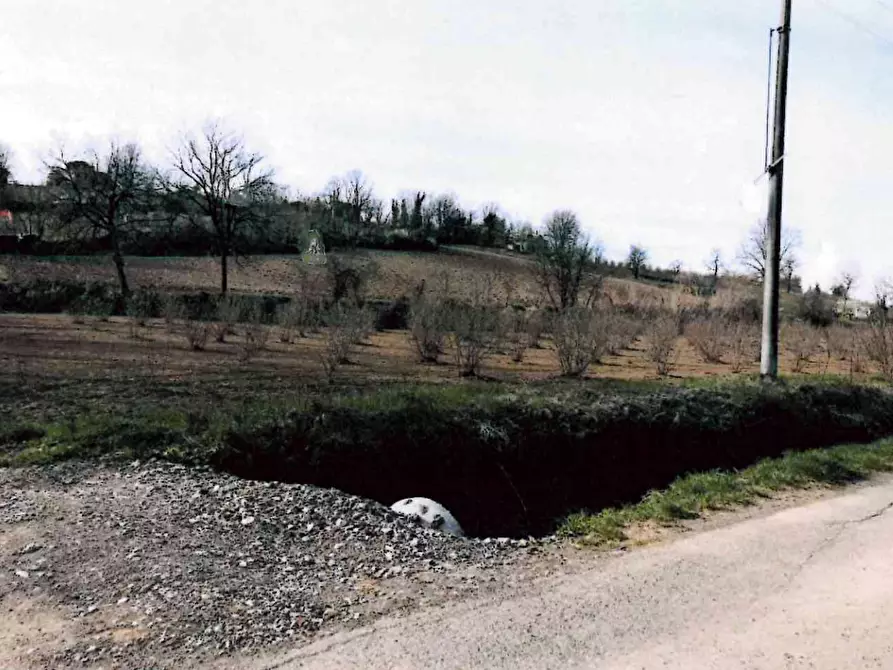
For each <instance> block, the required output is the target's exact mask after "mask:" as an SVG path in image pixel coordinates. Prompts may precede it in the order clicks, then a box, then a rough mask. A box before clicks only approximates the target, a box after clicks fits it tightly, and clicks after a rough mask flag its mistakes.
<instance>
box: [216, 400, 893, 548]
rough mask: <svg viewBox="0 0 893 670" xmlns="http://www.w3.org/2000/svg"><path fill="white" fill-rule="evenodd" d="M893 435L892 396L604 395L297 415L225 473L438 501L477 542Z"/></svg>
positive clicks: (233, 460) (262, 436)
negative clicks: (689, 480)
mask: <svg viewBox="0 0 893 670" xmlns="http://www.w3.org/2000/svg"><path fill="white" fill-rule="evenodd" d="M891 434H893V394H891V393H889V392H887V391H884V390H879V389H868V388H848V387H846V388H844V387H818V386H816V387H813V386H801V387H797V388H793V389H787V390H784V389H761V388H759V387H754V388H751V389H746V390H745V389H741V390H736V391H713V390H686V389H675V390H669V391H663V392H660V393H649V394H646V395H639V396H622V397H621V396H616V397H612V396H597V397H593V398H590V399H588V400H586V401H584V402H581V403H580V404H579V405H577V406H575V407H569V406H561V405H557V404H556V405H554V406H550V407H546V406H542V403H540V405H539V406H534V405H528V404H510V403H505V404H498V403H497V404H495V405H494V404H492V403H491V404H490V405H488V406H487V407H482V406H473V405H471V406H468V407H461V408H455V407H454V408H450V409H438V408H437V407H436V406H435V405H433V404H431V403H429V402H425V401H422V400H419V401H418V402H417V403H409V404H407V405H405V406H402V407H400V408H398V409H394V410H380V411H368V410H365V409H350V408H339V409H325V408H318V410H315V411H308V412H300V413H292V414H290V415H288V416H285V417H282V419H281V420H278V421H276V422H275V423H270V424H268V425H265V426H261V427H258V428H254V429H250V430H245V431H237V430H231V431H229V432H228V433H227V434H226V435H225V436H224V438H223V442H222V446H221V447H220V448H219V449H218V451H217V453H216V456H215V465H216V466H217V467H219V468H221V469H223V470H227V471H230V472H233V473H235V474H238V475H240V476H244V477H249V478H256V479H267V480H279V481H287V482H302V483H309V484H315V485H318V486H324V487H335V488H339V489H342V490H344V491H348V492H350V493H354V494H358V495H362V496H366V497H369V498H373V499H375V500H378V501H380V502H382V503H385V504H387V505H390V504H392V503H393V502H396V501H397V500H399V499H400V498H404V497H409V496H426V497H429V498H433V499H435V500H437V501H439V502H441V503H442V504H444V505H445V506H446V507H447V508H449V509H450V510H451V511H452V512H453V513H454V514H455V515H456V517H457V518H458V519H459V522H460V523H461V524H462V525H463V527H464V528H465V529H466V531H467V532H468V533H469V534H472V535H478V536H527V535H540V534H546V533H549V532H551V531H552V530H553V529H554V528H555V526H556V524H557V522H558V520H560V519H561V518H562V517H564V516H565V515H566V514H568V513H570V512H574V511H578V510H580V509H591V510H597V509H601V508H604V507H607V506H612V505H618V504H622V503H627V502H634V501H637V500H639V499H640V498H641V497H642V496H643V495H644V494H645V493H647V492H648V491H649V490H651V489H653V488H659V487H665V486H667V485H668V484H669V483H671V482H672V481H673V480H674V479H675V478H676V477H678V476H680V475H682V474H685V473H687V472H691V471H703V470H710V469H715V468H740V467H744V466H748V465H751V464H753V463H754V462H756V461H758V460H760V459H762V458H766V457H772V456H779V455H781V454H782V453H784V452H785V451H787V450H796V449H808V448H816V447H823V446H830V445H834V444H840V443H845V442H864V441H871V440H875V439H878V438H880V437H884V436H887V435H891Z"/></svg>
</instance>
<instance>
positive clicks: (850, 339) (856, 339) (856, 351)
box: [845, 328, 865, 377]
mask: <svg viewBox="0 0 893 670" xmlns="http://www.w3.org/2000/svg"><path fill="white" fill-rule="evenodd" d="M863 332H864V331H863V330H862V328H850V329H849V332H848V333H847V338H846V341H845V345H846V354H845V355H846V359H847V361H848V362H849V364H850V365H849V368H850V377H852V376H853V375H856V374H862V373H863V372H865V363H864V355H865V346H864V343H863V339H864V337H863Z"/></svg>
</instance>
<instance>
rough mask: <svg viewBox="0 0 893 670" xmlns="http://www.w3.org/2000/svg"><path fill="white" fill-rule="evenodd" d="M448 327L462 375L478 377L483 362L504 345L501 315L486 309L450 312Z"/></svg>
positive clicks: (457, 309)
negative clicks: (502, 341)
mask: <svg viewBox="0 0 893 670" xmlns="http://www.w3.org/2000/svg"><path fill="white" fill-rule="evenodd" d="M448 323H449V327H450V331H451V333H450V340H451V343H452V345H453V353H454V356H455V359H456V367H458V368H459V374H460V375H461V376H462V377H475V376H477V375H478V374H479V373H480V369H481V365H482V363H483V361H484V359H485V358H486V357H487V356H488V355H489V354H491V353H492V352H493V350H494V349H496V348H497V347H498V346H499V344H500V342H501V332H500V331H501V328H500V323H499V315H498V314H497V313H496V312H495V311H493V309H492V308H490V307H487V306H486V305H469V306H461V307H456V308H454V309H452V310H450V314H449V321H448Z"/></svg>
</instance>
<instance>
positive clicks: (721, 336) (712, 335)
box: [685, 315, 727, 363]
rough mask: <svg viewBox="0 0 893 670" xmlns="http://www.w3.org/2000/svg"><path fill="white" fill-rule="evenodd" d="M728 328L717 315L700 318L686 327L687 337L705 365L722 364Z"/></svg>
mask: <svg viewBox="0 0 893 670" xmlns="http://www.w3.org/2000/svg"><path fill="white" fill-rule="evenodd" d="M726 331H727V327H726V324H725V323H723V321H722V320H721V319H720V318H719V317H718V316H715V315H712V316H706V317H699V318H696V319H694V320H693V321H691V322H690V323H689V324H688V325H687V326H686V327H685V336H686V338H687V339H688V341H689V342H690V343H691V345H692V346H693V347H694V348H695V351H697V352H698V355H699V356H700V357H701V358H702V359H703V361H704V362H705V363H722V357H723V354H724V353H725V352H726V348H727V340H726Z"/></svg>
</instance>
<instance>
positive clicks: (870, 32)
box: [815, 0, 893, 47]
mask: <svg viewBox="0 0 893 670" xmlns="http://www.w3.org/2000/svg"><path fill="white" fill-rule="evenodd" d="M877 1H878V2H880V0H877ZM815 2H816V4H817V5H819V6H820V7H823V8H824V9H826V10H828V11H829V12H831V13H832V14H834V15H836V16H837V17H838V18H839V19H842V20H844V21H846V22H847V23H849V24H850V25H851V26H852V27H853V28H855V29H857V30H861V31H862V32H864V33H867V34H868V35H871V36H872V37H874V38H876V39H879V40H880V41H881V42H884V43H885V44H886V45H887V46H890V47H893V40H891V39H890V38H888V37H885V36H883V35H881V34H880V33H878V32H875V31H874V30H872V29H871V28H869V27H868V26H866V25H865V24H864V23H862V22H861V21H859V20H858V19H857V18H855V17H853V16H852V15H850V14H847V13H845V12H842V11H840V10H839V9H837V8H836V7H835V6H834V5H832V4H830V3H828V2H825V0H815ZM881 4H883V3H881ZM891 11H893V10H891Z"/></svg>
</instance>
